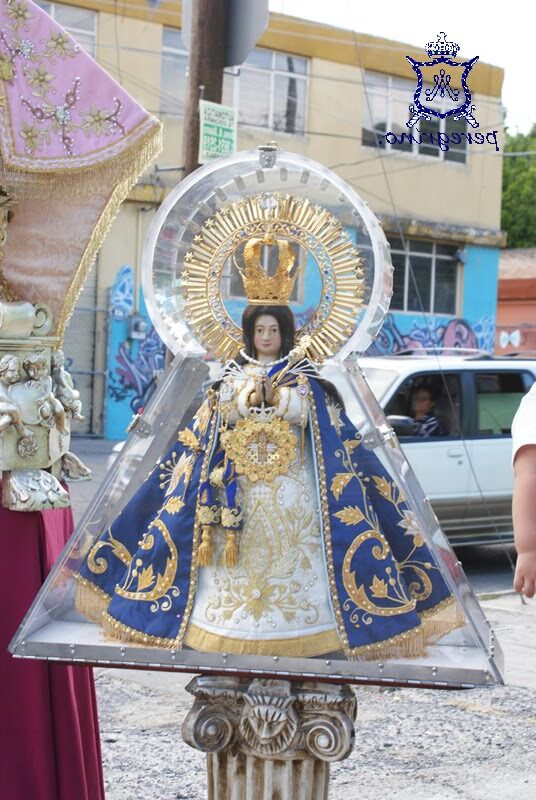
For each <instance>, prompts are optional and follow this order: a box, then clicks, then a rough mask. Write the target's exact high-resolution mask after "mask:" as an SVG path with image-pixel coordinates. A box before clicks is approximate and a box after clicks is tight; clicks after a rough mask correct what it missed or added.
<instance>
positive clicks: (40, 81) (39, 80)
mask: <svg viewBox="0 0 536 800" xmlns="http://www.w3.org/2000/svg"><path fill="white" fill-rule="evenodd" d="M24 74H25V75H26V80H27V81H28V83H29V84H30V86H32V87H33V89H34V91H35V94H36V95H37V96H38V97H44V96H45V95H46V93H47V92H48V90H49V83H52V81H53V80H54V75H53V74H52V73H51V72H47V70H46V69H45V67H36V68H35V69H27V70H26V71H25V73H24Z"/></svg>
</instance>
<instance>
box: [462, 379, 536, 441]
mask: <svg viewBox="0 0 536 800" xmlns="http://www.w3.org/2000/svg"><path fill="white" fill-rule="evenodd" d="M531 377H532V376H528V373H524V372H514V371H508V372H499V371H497V372H493V371H490V372H478V373H476V374H475V388H476V402H477V430H478V433H479V434H480V435H481V436H509V435H510V430H511V427H512V420H513V418H514V414H515V413H516V411H517V409H518V408H519V404H520V402H521V398H522V397H523V395H524V394H525V392H526V391H527V388H528V387H527V383H528V384H529V386H530V383H531V380H530V378H531Z"/></svg>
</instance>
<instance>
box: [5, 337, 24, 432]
mask: <svg viewBox="0 0 536 800" xmlns="http://www.w3.org/2000/svg"><path fill="white" fill-rule="evenodd" d="M19 381H20V359H19V358H18V356H14V355H11V353H7V354H6V355H5V356H2V358H1V359H0V433H2V431H5V430H7V428H9V427H10V426H13V427H14V428H15V430H16V431H17V433H18V434H19V436H20V437H23V436H28V435H29V431H28V430H27V429H26V428H25V427H24V424H23V422H22V417H21V413H20V409H19V407H18V406H17V405H16V403H14V402H13V401H12V399H11V398H10V396H9V387H10V386H12V385H13V384H14V383H18V382H19Z"/></svg>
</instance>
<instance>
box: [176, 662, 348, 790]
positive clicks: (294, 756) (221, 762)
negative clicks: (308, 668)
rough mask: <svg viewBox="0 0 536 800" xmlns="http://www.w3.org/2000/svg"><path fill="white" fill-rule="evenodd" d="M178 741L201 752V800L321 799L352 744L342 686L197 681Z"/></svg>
mask: <svg viewBox="0 0 536 800" xmlns="http://www.w3.org/2000/svg"><path fill="white" fill-rule="evenodd" d="M186 688H187V690H188V691H189V692H190V693H191V694H193V695H194V697H195V702H194V705H193V706H192V709H191V710H190V712H189V713H188V716H187V717H186V719H185V720H184V723H183V727H182V735H183V738H184V741H185V742H186V743H187V744H189V745H191V746H192V747H195V748H196V749H197V750H202V751H203V752H206V753H207V768H208V800H274V798H288V800H327V797H328V786H329V765H330V762H332V761H342V760H344V759H345V758H347V757H348V756H349V755H350V753H351V751H352V748H353V745H354V721H355V718H356V711H357V703H356V700H355V697H354V694H353V692H352V690H351V689H349V688H348V687H347V686H338V685H327V684H322V683H314V682H311V683H303V682H291V681H283V680H259V679H254V680H251V678H247V679H240V678H228V677H214V678H212V677H198V678H194V679H193V680H192V681H191V682H190V683H189V684H188V686H187V687H186Z"/></svg>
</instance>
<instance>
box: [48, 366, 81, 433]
mask: <svg viewBox="0 0 536 800" xmlns="http://www.w3.org/2000/svg"><path fill="white" fill-rule="evenodd" d="M52 380H53V382H54V394H55V396H56V397H57V399H58V400H59V402H60V403H61V405H62V406H63V408H64V409H65V411H66V412H67V413H68V414H70V415H71V416H72V418H73V419H75V420H77V422H83V421H84V419H85V417H83V416H82V413H81V412H82V401H81V400H80V392H79V391H78V389H75V388H74V383H73V379H72V378H71V375H70V373H69V372H67V370H66V369H65V355H64V352H63V350H55V351H54V352H53V353H52Z"/></svg>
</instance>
